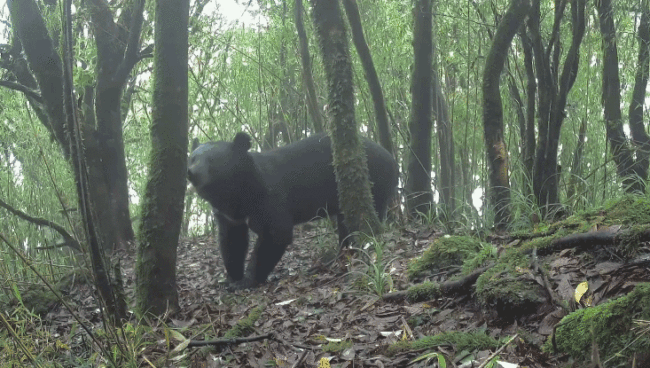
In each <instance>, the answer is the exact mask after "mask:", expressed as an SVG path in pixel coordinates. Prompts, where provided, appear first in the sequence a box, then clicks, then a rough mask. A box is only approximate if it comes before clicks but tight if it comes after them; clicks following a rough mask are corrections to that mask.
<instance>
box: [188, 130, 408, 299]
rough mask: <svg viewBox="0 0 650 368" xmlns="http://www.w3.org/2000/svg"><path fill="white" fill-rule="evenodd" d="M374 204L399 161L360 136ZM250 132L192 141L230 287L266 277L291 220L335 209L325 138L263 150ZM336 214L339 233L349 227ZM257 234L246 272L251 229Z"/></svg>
mask: <svg viewBox="0 0 650 368" xmlns="http://www.w3.org/2000/svg"><path fill="white" fill-rule="evenodd" d="M363 144H364V147H365V151H366V154H367V157H368V169H369V172H370V181H371V182H372V183H373V184H372V195H373V198H374V201H375V209H376V210H377V213H378V214H379V215H380V217H381V218H383V217H384V216H385V214H386V210H387V207H388V204H389V201H390V199H391V198H392V196H393V195H394V194H395V192H396V188H397V180H398V168H397V163H396V162H395V160H394V159H393V157H392V156H391V155H390V153H388V151H386V150H385V149H384V148H383V147H381V146H380V145H378V144H376V143H374V142H372V141H370V140H368V139H364V140H363ZM250 147H251V138H250V137H249V136H248V135H247V134H246V133H238V134H237V135H236V136H235V139H234V140H233V141H232V142H223V141H220V142H209V143H204V144H202V145H200V146H198V147H196V148H195V147H192V148H193V151H192V153H191V155H190V159H189V164H188V170H187V174H188V178H189V181H190V182H191V183H192V185H193V186H194V187H195V188H196V192H197V193H198V194H199V196H201V197H202V198H203V199H205V200H207V201H208V202H209V203H210V204H211V205H212V208H213V211H214V214H215V217H216V221H217V223H218V225H219V247H220V250H221V256H222V257H223V261H224V264H225V266H226V271H227V273H228V276H229V278H230V281H231V282H232V283H233V285H234V286H235V287H238V288H243V287H251V286H255V285H257V284H261V283H264V282H265V281H266V278H267V277H268V276H269V274H270V273H271V271H273V268H275V265H276V264H277V263H278V262H279V261H280V258H282V255H283V254H284V251H285V250H286V248H287V246H288V245H289V244H291V241H292V239H293V226H294V225H296V224H300V223H303V222H307V221H310V220H312V219H314V218H317V217H319V216H320V217H325V216H327V215H330V216H331V215H336V214H338V212H339V205H338V196H337V189H336V187H337V185H336V179H335V177H334V168H333V166H332V149H331V146H330V138H329V137H328V136H327V135H326V134H316V135H312V136H311V137H309V138H306V139H303V140H301V141H298V142H295V143H293V144H289V145H287V146H284V147H281V148H277V149H274V150H271V151H266V152H249V151H248V150H249V149H250ZM341 218H342V216H337V219H338V220H339V221H338V223H339V241H340V242H343V241H344V240H345V238H346V237H347V230H346V229H345V226H343V222H342V221H341ZM249 228H250V229H251V230H252V231H254V232H255V233H256V234H257V235H258V239H257V243H256V244H255V249H254V251H253V256H252V259H251V261H250V263H249V264H248V268H247V271H246V275H244V262H245V260H246V255H247V253H248V243H249V239H248V229H249Z"/></svg>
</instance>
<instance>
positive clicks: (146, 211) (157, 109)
mask: <svg viewBox="0 0 650 368" xmlns="http://www.w3.org/2000/svg"><path fill="white" fill-rule="evenodd" d="M155 14H156V15H155V23H154V24H155V30H154V40H155V41H154V42H155V44H156V49H155V51H154V71H153V78H154V86H153V112H152V115H153V123H152V126H151V138H152V139H151V143H152V146H151V153H150V162H149V171H148V172H149V178H148V181H147V187H146V190H145V195H144V204H143V208H142V223H141V226H140V234H139V237H140V242H139V246H138V256H137V263H136V276H137V279H136V288H137V289H136V303H137V310H138V311H139V312H140V313H152V314H154V315H162V314H163V313H165V312H166V311H167V310H168V309H170V310H176V309H178V293H177V290H176V247H177V246H178V238H179V234H180V229H181V222H182V219H183V199H184V196H185V187H186V175H187V174H186V173H187V148H188V123H187V121H188V102H187V96H188V81H187V72H188V65H187V57H188V32H187V29H188V28H187V26H188V19H189V0H157V1H156V13H155Z"/></svg>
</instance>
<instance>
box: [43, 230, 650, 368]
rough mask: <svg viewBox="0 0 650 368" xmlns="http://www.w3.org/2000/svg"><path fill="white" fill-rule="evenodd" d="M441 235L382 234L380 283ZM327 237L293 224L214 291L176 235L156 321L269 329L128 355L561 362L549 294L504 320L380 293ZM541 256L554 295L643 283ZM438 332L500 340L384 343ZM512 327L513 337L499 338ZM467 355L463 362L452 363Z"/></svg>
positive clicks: (218, 264)
mask: <svg viewBox="0 0 650 368" xmlns="http://www.w3.org/2000/svg"><path fill="white" fill-rule="evenodd" d="M442 235H443V234H441V233H439V232H436V231H435V230H432V229H431V228H429V227H424V226H421V227H413V226H411V227H407V228H405V229H400V230H395V229H393V230H391V231H388V232H387V233H386V234H384V236H383V241H384V243H385V244H386V248H385V249H384V254H385V255H386V256H384V259H385V260H386V262H384V263H383V265H387V266H386V267H385V268H384V269H383V271H385V273H387V274H389V275H390V279H391V280H392V284H393V285H392V286H393V287H392V290H406V289H407V288H408V286H410V285H411V284H412V282H410V281H409V280H408V278H407V276H406V275H407V272H406V268H407V265H408V262H409V260H410V259H412V258H414V257H417V256H419V255H421V254H422V253H423V251H424V250H425V249H427V248H428V247H429V246H430V244H431V243H432V242H433V241H434V240H435V239H436V238H439V237H440V236H442ZM335 241H336V240H335V237H334V236H333V234H332V231H327V230H325V229H324V228H322V227H311V226H310V227H309V230H301V229H298V228H297V229H296V231H295V240H294V243H293V244H292V245H291V246H290V247H289V249H288V250H287V252H286V253H285V255H284V257H283V258H282V260H281V261H280V263H279V264H278V266H277V267H276V269H275V271H274V272H273V273H272V275H271V277H270V279H269V282H267V283H266V284H265V285H263V286H261V287H258V288H256V289H253V290H242V291H235V292H232V291H228V290H226V289H225V288H224V285H225V284H224V282H223V281H224V280H225V269H224V268H223V264H222V261H221V257H220V255H219V252H218V246H217V244H216V239H215V238H213V237H198V238H188V239H183V240H182V241H181V244H180V245H179V248H178V261H177V284H178V291H179V302H180V312H178V313H176V314H174V315H172V316H170V318H169V320H168V326H169V327H173V328H177V329H179V331H181V333H182V334H183V336H184V337H185V338H188V339H192V340H205V339H216V338H220V337H223V336H224V334H225V333H226V332H227V331H229V330H231V329H232V328H233V326H235V325H236V324H237V323H238V322H240V321H242V320H246V318H247V317H248V316H249V315H250V314H257V313H256V312H253V311H255V310H256V311H261V314H258V315H257V317H258V318H256V319H253V320H251V321H252V324H251V325H250V326H249V327H250V328H247V329H244V330H245V334H246V335H247V336H249V337H254V336H263V335H266V334H269V333H272V334H273V335H272V336H266V337H265V338H261V339H260V340H259V341H251V342H244V343H234V344H228V345H225V346H220V347H219V348H216V349H215V348H212V349H211V350H210V349H206V348H197V347H185V348H184V349H182V350H183V351H179V350H176V351H175V354H170V353H169V351H170V350H171V349H173V348H174V347H175V345H174V343H176V346H177V345H180V344H181V343H182V341H180V340H179V339H176V340H174V339H171V340H172V345H168V344H167V343H166V342H165V339H158V342H157V343H150V344H146V345H143V349H142V351H141V352H140V353H139V355H140V357H139V358H138V360H139V361H140V362H142V364H143V365H141V366H150V365H148V364H145V361H146V362H163V361H164V362H165V363H164V366H176V365H174V363H173V362H174V360H171V359H169V358H170V357H171V356H172V355H176V356H177V357H178V356H183V359H181V360H179V361H178V362H181V361H183V362H185V363H184V364H183V365H184V366H187V364H190V366H191V367H221V366H233V367H269V366H278V367H327V366H328V365H326V364H324V363H323V361H322V360H321V359H322V358H327V359H328V360H329V366H331V367H406V366H408V367H431V366H436V365H435V363H434V362H435V360H427V359H424V360H419V361H414V360H415V358H417V357H418V356H420V355H422V354H424V353H428V352H432V351H434V352H437V353H439V354H441V355H442V356H444V358H445V359H446V361H447V366H450V367H461V366H466V367H478V366H479V364H480V363H481V362H483V361H485V360H486V359H487V358H488V357H489V358H493V357H494V355H493V353H494V352H495V351H496V350H497V349H498V348H499V347H502V348H503V349H500V350H499V352H498V360H499V361H500V362H504V363H502V366H503V367H558V366H566V367H569V366H571V364H570V363H568V365H567V364H566V363H567V361H569V358H568V357H567V356H554V355H550V354H547V353H545V352H542V350H541V346H542V344H543V343H544V342H545V340H546V339H547V337H548V336H549V335H550V334H551V333H552V332H553V328H554V326H555V324H556V323H557V322H558V321H559V320H560V318H561V317H562V316H563V314H562V315H559V314H558V310H557V307H553V306H552V305H551V304H550V303H549V304H544V305H543V306H542V307H540V308H538V309H537V311H536V312H534V313H531V314H529V315H526V316H523V317H520V318H516V319H512V320H510V321H504V320H503V319H502V318H499V317H498V316H497V313H496V312H495V311H490V310H489V309H488V308H484V307H482V306H481V305H479V304H478V302H477V301H476V298H475V295H473V288H471V290H468V291H467V292H466V293H460V294H456V295H452V296H443V297H440V298H436V299H434V300H428V301H424V302H419V303H409V302H407V301H406V300H404V299H398V300H393V301H388V300H386V299H383V298H380V297H379V296H378V295H377V293H374V292H372V291H371V288H368V287H367V285H368V284H367V279H364V278H363V277H362V275H364V274H367V272H368V267H369V266H370V267H372V264H367V263H361V262H350V260H351V259H352V257H353V254H354V253H352V251H349V250H348V251H346V252H348V253H344V256H343V257H341V258H339V262H338V263H336V264H335V265H334V266H332V267H330V268H325V267H323V266H322V265H321V264H320V261H319V260H320V259H321V256H322V255H323V253H324V252H325V251H326V249H328V248H329V249H331V244H334V242H335ZM323 244H329V245H323ZM646 249H647V247H646ZM120 256H121V259H122V267H123V273H124V282H125V288H126V290H127V293H128V294H129V295H128V296H129V297H130V298H129V299H130V300H133V298H132V297H133V295H132V291H133V288H134V280H135V276H134V272H133V265H134V256H133V253H132V252H129V253H127V252H124V253H121V255H120ZM391 260H392V261H391ZM388 261H390V262H388ZM547 261H548V260H547ZM550 265H551V271H550V273H549V275H550V277H551V278H552V282H553V284H554V285H557V287H556V288H555V289H554V292H556V293H557V294H559V295H560V296H562V297H563V298H564V299H565V300H566V299H571V298H573V293H574V289H575V286H576V285H578V284H579V283H580V282H581V281H583V280H584V279H585V278H586V277H587V276H588V275H591V276H592V278H591V279H592V280H594V278H593V276H594V275H599V276H598V277H596V278H595V280H596V281H595V282H594V283H592V284H593V287H592V289H593V290H594V292H593V294H592V297H593V298H595V300H596V303H597V302H599V301H600V300H605V299H608V298H613V297H615V296H619V295H624V294H626V293H628V292H629V291H630V290H632V289H633V288H634V285H635V284H636V283H637V282H641V281H650V270H648V268H647V267H645V268H644V267H637V268H630V267H627V268H626V267H625V266H624V264H623V262H620V261H611V260H610V261H600V262H597V261H594V260H593V258H590V257H583V256H581V255H574V254H573V253H572V252H570V251H562V252H558V253H557V254H555V255H553V259H552V260H550ZM314 267H315V268H316V269H318V271H317V272H316V273H314V274H311V275H310V274H308V272H307V270H309V269H312V268H314ZM458 271H459V268H458V267H448V268H444V267H443V268H442V269H440V270H439V272H437V273H435V274H433V275H432V276H430V277H428V280H431V281H435V282H439V283H442V282H444V281H447V280H448V279H449V278H450V277H451V276H452V275H454V274H457V273H458ZM364 280H365V281H364ZM598 280H600V281H598ZM91 292H92V288H90V287H79V288H76V289H75V291H74V292H73V293H71V295H70V296H71V297H72V298H74V300H75V301H76V304H77V305H78V306H79V307H80V309H82V310H85V313H83V312H82V314H85V315H86V316H87V317H88V318H89V320H91V321H95V322H99V318H98V317H97V315H96V310H97V309H96V304H95V300H94V298H93V297H92V295H91ZM257 307H260V308H257ZM93 313H95V314H94V317H92V316H91V315H92V314H93ZM249 318H250V317H249ZM45 320H47V321H51V323H52V327H53V328H52V329H53V330H56V331H58V332H59V333H60V334H66V333H69V331H70V326H71V324H72V323H73V321H72V319H71V318H70V316H69V314H68V313H67V312H66V311H65V310H64V309H63V308H61V307H58V308H56V309H55V310H51V311H50V312H49V313H48V315H47V317H46V318H45ZM447 331H461V332H469V333H471V332H477V331H479V332H485V334H486V335H488V336H490V337H493V338H496V339H497V340H498V341H499V344H500V345H499V346H497V347H496V348H483V349H480V348H478V349H477V348H475V347H472V346H471V344H469V345H467V344H466V345H467V346H463V347H459V346H456V345H452V344H442V345H440V346H437V347H435V348H433V349H431V348H430V349H426V350H420V351H412V350H411V351H407V352H400V351H399V350H398V351H395V352H393V353H390V352H389V351H390V350H389V347H390V346H392V345H394V344H395V343H397V342H400V341H413V340H417V339H419V338H422V337H425V336H433V335H438V334H441V333H444V332H447ZM159 333H160V331H159ZM515 335H516V336H517V338H516V339H513V340H511V341H508V340H509V338H510V337H513V336H515ZM184 343H185V344H187V341H185V342H184ZM472 360H473V361H474V362H476V364H475V365H467V364H465V365H463V363H464V362H469V361H472ZM319 362H320V365H319ZM508 364H511V365H508Z"/></svg>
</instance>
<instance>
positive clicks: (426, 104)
mask: <svg viewBox="0 0 650 368" xmlns="http://www.w3.org/2000/svg"><path fill="white" fill-rule="evenodd" d="M431 6H432V5H431V0H418V1H416V2H415V5H414V7H415V8H414V11H413V14H414V17H415V20H414V24H413V51H414V54H415V55H414V63H413V77H412V80H411V95H412V98H411V121H410V122H409V136H410V151H409V159H408V166H407V173H408V176H407V179H406V185H405V192H406V207H407V210H408V212H409V213H410V214H411V215H417V214H418V212H420V213H424V214H427V213H429V212H431V210H432V208H433V191H432V189H431V130H432V125H433V124H432V120H431V101H432V100H431V78H432V73H431V72H432V71H431V66H432V65H431V62H432V48H433V41H432V35H431V31H432V14H431Z"/></svg>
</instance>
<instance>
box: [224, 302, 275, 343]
mask: <svg viewBox="0 0 650 368" xmlns="http://www.w3.org/2000/svg"><path fill="white" fill-rule="evenodd" d="M264 308H265V306H264V305H258V306H257V307H255V308H253V309H251V311H250V313H248V316H246V318H243V319H241V320H239V322H237V324H235V325H234V326H232V328H231V329H230V330H228V332H226V333H225V334H224V335H223V337H225V338H237V337H244V336H247V335H249V334H250V333H252V332H253V324H255V322H256V321H257V320H258V319H260V316H262V312H264Z"/></svg>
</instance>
